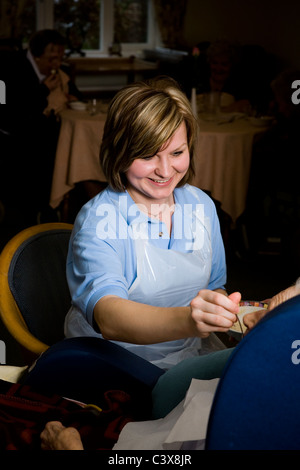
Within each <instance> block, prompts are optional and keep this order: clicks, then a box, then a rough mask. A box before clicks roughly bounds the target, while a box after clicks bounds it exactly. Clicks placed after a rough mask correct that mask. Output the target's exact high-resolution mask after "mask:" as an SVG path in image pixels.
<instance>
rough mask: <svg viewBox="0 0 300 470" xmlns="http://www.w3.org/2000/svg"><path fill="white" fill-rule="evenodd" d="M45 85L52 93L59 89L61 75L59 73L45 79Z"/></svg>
mask: <svg viewBox="0 0 300 470" xmlns="http://www.w3.org/2000/svg"><path fill="white" fill-rule="evenodd" d="M43 83H44V85H46V87H47V88H48V89H49V90H50V91H52V90H55V88H57V87H59V86H60V84H61V81H60V77H59V74H58V73H57V72H56V73H51V74H50V75H49V76H48V77H46V78H45V80H44V82H43Z"/></svg>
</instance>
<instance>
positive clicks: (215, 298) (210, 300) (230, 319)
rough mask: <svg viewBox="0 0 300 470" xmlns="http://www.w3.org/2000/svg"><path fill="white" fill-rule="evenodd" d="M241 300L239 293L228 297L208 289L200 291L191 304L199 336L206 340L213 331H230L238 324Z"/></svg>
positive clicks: (192, 315)
mask: <svg viewBox="0 0 300 470" xmlns="http://www.w3.org/2000/svg"><path fill="white" fill-rule="evenodd" d="M240 300H241V294H240V293H239V292H233V293H232V294H230V295H229V296H226V295H224V294H222V293H220V292H216V291H212V290H208V289H203V290H201V291H199V293H198V295H197V296H196V297H195V298H194V299H193V300H192V301H191V304H190V306H191V317H192V319H193V320H194V322H195V326H196V329H197V331H198V335H199V336H200V337H201V338H206V337H207V336H209V334H210V333H212V332H213V331H219V332H221V331H222V332H226V331H228V330H229V328H231V327H232V325H233V324H234V323H235V322H236V315H237V313H238V311H239V302H240Z"/></svg>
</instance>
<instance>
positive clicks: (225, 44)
mask: <svg viewBox="0 0 300 470" xmlns="http://www.w3.org/2000/svg"><path fill="white" fill-rule="evenodd" d="M238 63H239V47H238V46H237V45H236V44H234V43H231V42H229V41H223V40H218V41H215V42H214V43H212V44H211V45H210V46H209V47H208V49H207V70H206V73H202V77H200V83H199V84H198V86H197V94H200V95H202V94H204V93H209V92H219V93H220V107H221V110H222V111H228V112H229V111H240V112H247V111H248V110H249V106H250V103H249V101H248V99H247V96H246V92H245V90H243V83H242V82H243V81H242V80H241V77H240V76H239V74H238V73H237V68H238Z"/></svg>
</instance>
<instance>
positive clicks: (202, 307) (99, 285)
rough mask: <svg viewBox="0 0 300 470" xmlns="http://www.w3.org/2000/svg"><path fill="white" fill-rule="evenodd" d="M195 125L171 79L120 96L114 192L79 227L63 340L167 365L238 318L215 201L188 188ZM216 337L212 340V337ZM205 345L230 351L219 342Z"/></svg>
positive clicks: (110, 152)
mask: <svg viewBox="0 0 300 470" xmlns="http://www.w3.org/2000/svg"><path fill="white" fill-rule="evenodd" d="M196 134H197V122H196V120H195V117H194V115H193V113H192V110H191V106H190V103H189V100H188V99H187V97H186V95H185V94H184V93H183V92H182V91H181V90H180V89H179V87H178V85H177V83H176V82H175V81H174V80H172V79H169V78H167V77H160V78H156V79H154V80H152V81H149V82H136V83H133V84H131V85H128V86H127V87H125V88H123V89H122V90H120V91H119V92H118V93H117V94H116V95H115V97H114V98H113V100H112V102H111V104H110V107H109V109H108V113H107V119H106V123H105V127H104V133H103V139H102V144H101V148H100V164H101V167H102V169H103V172H104V174H105V177H106V179H107V181H108V183H109V186H108V188H107V189H106V190H104V191H103V192H102V193H100V194H99V195H97V196H96V197H95V198H94V199H92V200H91V201H89V202H88V203H87V204H86V205H85V206H84V207H83V208H82V209H81V211H80V212H79V214H78V217H77V219H76V221H75V225H74V231H73V235H72V238H71V244H70V251H69V255H68V262H67V266H68V268H67V277H68V282H69V286H70V290H71V295H72V301H73V307H72V308H71V309H70V311H69V312H68V315H67V318H66V325H65V326H66V334H67V336H96V337H100V338H105V339H107V340H111V341H114V342H118V343H119V344H120V345H121V346H122V347H124V348H126V349H128V350H129V351H131V352H134V353H135V354H137V355H139V356H141V357H143V358H144V359H146V360H148V361H150V362H152V363H154V364H156V365H158V366H159V367H161V368H164V369H168V368H170V367H172V366H173V365H175V364H177V363H178V362H181V361H182V360H183V359H185V358H191V357H194V356H198V355H199V354H200V351H201V350H202V340H201V338H208V337H209V335H210V333H211V332H214V331H227V330H228V329H229V328H230V327H231V326H232V325H233V323H234V322H235V321H236V315H235V314H236V313H237V311H238V302H239V300H240V294H239V293H233V294H231V295H229V296H227V295H225V294H226V292H225V288H224V285H225V282H226V265H225V253H224V246H223V242H222V237H221V234H220V226H219V221H218V218H217V215H216V210H215V207H214V204H213V202H212V200H211V199H210V198H209V197H208V196H207V195H206V194H205V193H203V192H202V191H201V190H199V189H197V188H195V187H192V186H190V185H189V184H187V183H188V181H189V178H190V177H191V175H192V174H193V154H194V142H195V138H196ZM214 338H215V337H214V336H213V339H214ZM213 339H212V341H211V342H210V339H208V340H207V341H206V343H208V345H207V349H208V350H214V349H218V348H221V349H222V348H224V345H222V344H220V343H219V342H218V341H216V342H214V341H213Z"/></svg>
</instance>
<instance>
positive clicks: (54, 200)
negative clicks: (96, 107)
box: [50, 109, 106, 208]
mask: <svg viewBox="0 0 300 470" xmlns="http://www.w3.org/2000/svg"><path fill="white" fill-rule="evenodd" d="M59 118H60V121H61V124H60V132H59V137H58V142H57V148H56V155H55V161H54V169H53V176H52V186H51V195H50V206H51V207H53V208H57V207H58V206H59V205H60V204H61V202H62V201H63V200H64V198H66V197H67V196H68V194H69V193H70V191H72V189H74V188H75V185H76V184H77V183H81V182H84V181H99V182H105V181H106V178H105V176H104V174H103V171H102V168H101V166H100V163H99V151H100V144H101V140H102V136H103V130H104V124H105V120H106V112H105V111H101V110H100V111H99V112H97V113H95V114H93V115H92V114H90V113H89V112H88V111H87V110H73V109H64V110H63V111H61V112H60V116H59Z"/></svg>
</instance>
